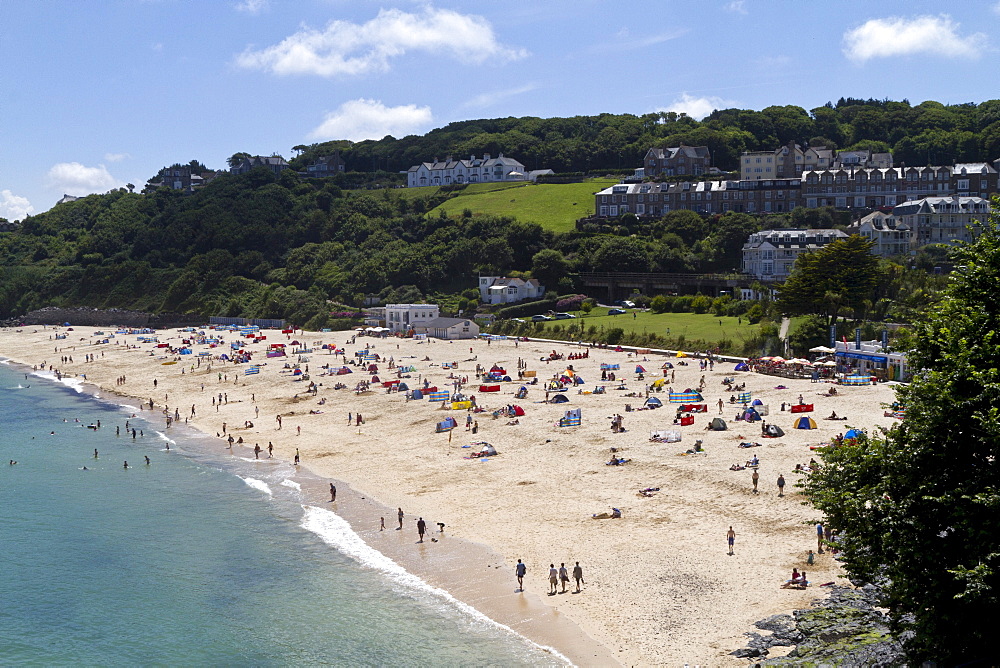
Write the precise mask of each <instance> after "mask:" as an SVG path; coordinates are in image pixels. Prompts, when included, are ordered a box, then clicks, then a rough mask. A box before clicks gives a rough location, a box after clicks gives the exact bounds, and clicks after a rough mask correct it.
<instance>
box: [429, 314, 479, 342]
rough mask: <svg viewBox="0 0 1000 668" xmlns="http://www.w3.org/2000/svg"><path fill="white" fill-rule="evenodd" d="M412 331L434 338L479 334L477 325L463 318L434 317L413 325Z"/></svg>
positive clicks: (458, 337) (470, 336)
mask: <svg viewBox="0 0 1000 668" xmlns="http://www.w3.org/2000/svg"><path fill="white" fill-rule="evenodd" d="M413 331H414V333H415V334H425V335H427V336H430V337H433V338H435V339H474V338H476V337H477V336H479V325H477V324H476V323H475V322H474V321H472V320H465V319H463V318H434V319H433V320H430V321H428V322H421V323H418V324H416V325H414V326H413Z"/></svg>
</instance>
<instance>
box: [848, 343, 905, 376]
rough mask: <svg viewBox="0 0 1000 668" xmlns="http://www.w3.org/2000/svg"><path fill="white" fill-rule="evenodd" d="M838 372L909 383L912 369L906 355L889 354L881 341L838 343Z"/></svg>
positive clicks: (898, 353) (900, 353)
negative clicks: (858, 343) (869, 375)
mask: <svg viewBox="0 0 1000 668" xmlns="http://www.w3.org/2000/svg"><path fill="white" fill-rule="evenodd" d="M836 351H837V352H836V356H837V371H838V372H839V373H845V374H853V373H857V374H861V375H868V374H871V375H874V376H877V377H878V378H879V379H881V380H898V381H904V382H905V381H907V380H909V378H910V367H909V366H907V364H906V353H903V352H893V353H890V352H887V351H886V349H885V348H883V347H882V343H881V342H880V341H862V342H861V346H860V347H858V345H857V342H856V341H848V342H847V343H845V342H844V341H837V342H836Z"/></svg>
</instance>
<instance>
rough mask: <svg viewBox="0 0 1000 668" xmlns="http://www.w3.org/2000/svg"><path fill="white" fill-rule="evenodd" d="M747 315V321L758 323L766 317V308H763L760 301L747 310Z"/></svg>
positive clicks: (753, 323)
mask: <svg viewBox="0 0 1000 668" xmlns="http://www.w3.org/2000/svg"><path fill="white" fill-rule="evenodd" d="M746 316H747V321H748V322H749V323H750V324H751V325H756V324H757V323H758V322H760V319H761V318H763V317H764V309H763V308H761V305H760V304H759V303H758V304H754V305H753V306H751V307H750V310H749V311H747V312H746Z"/></svg>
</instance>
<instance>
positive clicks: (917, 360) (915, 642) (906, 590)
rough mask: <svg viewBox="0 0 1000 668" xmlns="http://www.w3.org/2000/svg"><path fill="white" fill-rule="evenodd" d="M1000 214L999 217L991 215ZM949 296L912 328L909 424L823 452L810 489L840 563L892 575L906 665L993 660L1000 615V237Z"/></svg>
mask: <svg viewBox="0 0 1000 668" xmlns="http://www.w3.org/2000/svg"><path fill="white" fill-rule="evenodd" d="M994 216H995V214H994ZM957 262H958V266H959V269H958V270H957V271H956V272H955V273H954V274H953V275H952V277H951V279H950V282H949V285H948V287H947V288H946V289H945V294H944V298H943V299H942V300H941V301H940V302H939V303H938V305H936V306H935V307H933V308H932V309H930V311H929V312H928V313H927V314H926V315H925V316H924V317H923V318H922V320H921V321H920V322H919V323H918V324H917V326H916V329H915V332H914V348H913V349H912V351H911V353H910V354H909V359H908V362H909V365H910V367H911V368H913V369H918V370H919V371H918V372H917V373H916V374H915V376H914V378H913V380H912V382H911V383H910V384H909V385H908V386H901V387H900V389H899V390H898V395H899V400H900V401H901V402H903V404H904V405H905V406H906V420H904V421H903V423H902V424H900V425H898V426H896V427H895V428H893V429H892V430H891V431H889V432H888V433H886V434H885V436H884V437H872V438H863V439H861V440H860V441H858V442H857V443H851V442H848V443H846V444H845V445H843V446H841V447H837V448H828V449H826V450H825V451H823V452H822V457H823V459H824V460H825V465H824V466H823V467H822V468H821V470H820V471H819V472H817V473H814V474H813V476H811V477H810V479H809V480H808V482H807V484H806V490H807V491H808V493H809V494H810V495H811V496H812V499H813V503H814V504H815V505H816V506H817V508H819V509H820V510H821V511H822V512H823V513H824V514H825V515H826V517H827V518H828V519H827V521H828V522H829V524H830V525H831V526H833V527H837V528H839V529H841V530H842V531H843V536H842V540H841V541H840V546H841V548H842V549H843V556H844V565H845V567H846V568H847V570H848V572H849V573H850V574H851V575H852V576H853V577H856V578H858V579H862V580H866V581H869V582H873V581H875V582H877V581H881V580H885V593H886V594H887V606H888V608H889V610H890V613H891V618H892V620H893V625H894V629H895V630H896V631H911V632H913V633H912V635H910V634H907V635H906V636H904V642H905V647H906V651H907V653H908V655H909V658H910V659H911V664H912V665H916V664H919V663H921V662H923V661H926V660H933V661H936V662H937V663H938V665H958V664H962V663H967V662H975V661H976V660H977V659H978V660H985V661H984V663H990V659H992V658H995V657H996V639H995V621H994V620H996V618H997V613H998V611H1000V597H998V592H1000V534H998V532H997V531H996V530H995V528H996V518H997V517H1000V493H998V488H997V480H1000V457H998V456H997V454H998V453H997V443H998V442H1000V406H998V402H997V396H1000V370H998V368H997V364H996V360H997V359H998V357H1000V336H998V334H997V332H998V331H1000V302H998V301H997V300H996V285H997V284H998V282H1000V231H998V228H997V223H996V218H995V217H994V220H993V221H992V222H991V223H989V224H988V225H987V226H984V229H983V233H982V236H981V237H980V238H979V239H978V240H977V241H976V242H975V243H973V244H970V245H968V246H965V247H962V248H960V249H959V250H958V251H957Z"/></svg>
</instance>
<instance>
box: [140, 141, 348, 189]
mask: <svg viewBox="0 0 1000 668" xmlns="http://www.w3.org/2000/svg"><path fill="white" fill-rule="evenodd" d="M258 167H263V168H264V169H266V170H268V171H270V172H272V173H274V174H280V173H281V172H283V171H285V170H286V169H291V165H289V164H288V162H287V161H286V160H285V159H284V158H282V157H281V156H280V155H267V156H264V155H254V156H247V157H244V158H242V159H241V160H239V161H238V162H237V163H236V164H234V165H232V166H231V167H230V168H229V173H230V174H236V175H239V174H246V173H247V172H249V171H251V170H253V169H256V168H258ZM344 168H345V163H344V159H343V158H342V157H341V156H340V152H339V151H335V152H334V153H333V155H325V156H320V157H318V158H316V160H315V161H314V162H313V163H312V164H311V165H308V166H306V168H305V169H304V170H303V171H301V172H299V173H298V174H299V176H301V177H303V178H314V179H318V178H327V177H331V176H336V175H337V174H342V173H343V172H344ZM222 173H223V172H221V171H213V170H207V171H202V172H195V171H193V170H192V169H191V167H190V165H179V164H178V165H172V166H170V167H164V168H163V169H161V170H160V172H159V174H157V175H156V176H155V177H154V178H152V179H150V180H149V181H148V182H147V183H146V187H145V188H144V189H143V192H147V193H149V192H153V191H155V190H157V189H158V188H163V187H167V188H170V189H171V190H180V191H183V192H186V193H192V192H194V191H195V190H198V189H199V188H203V187H204V186H206V185H208V184H209V183H211V182H212V181H213V180H214V179H216V178H217V177H218V176H219V175H220V174H222Z"/></svg>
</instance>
